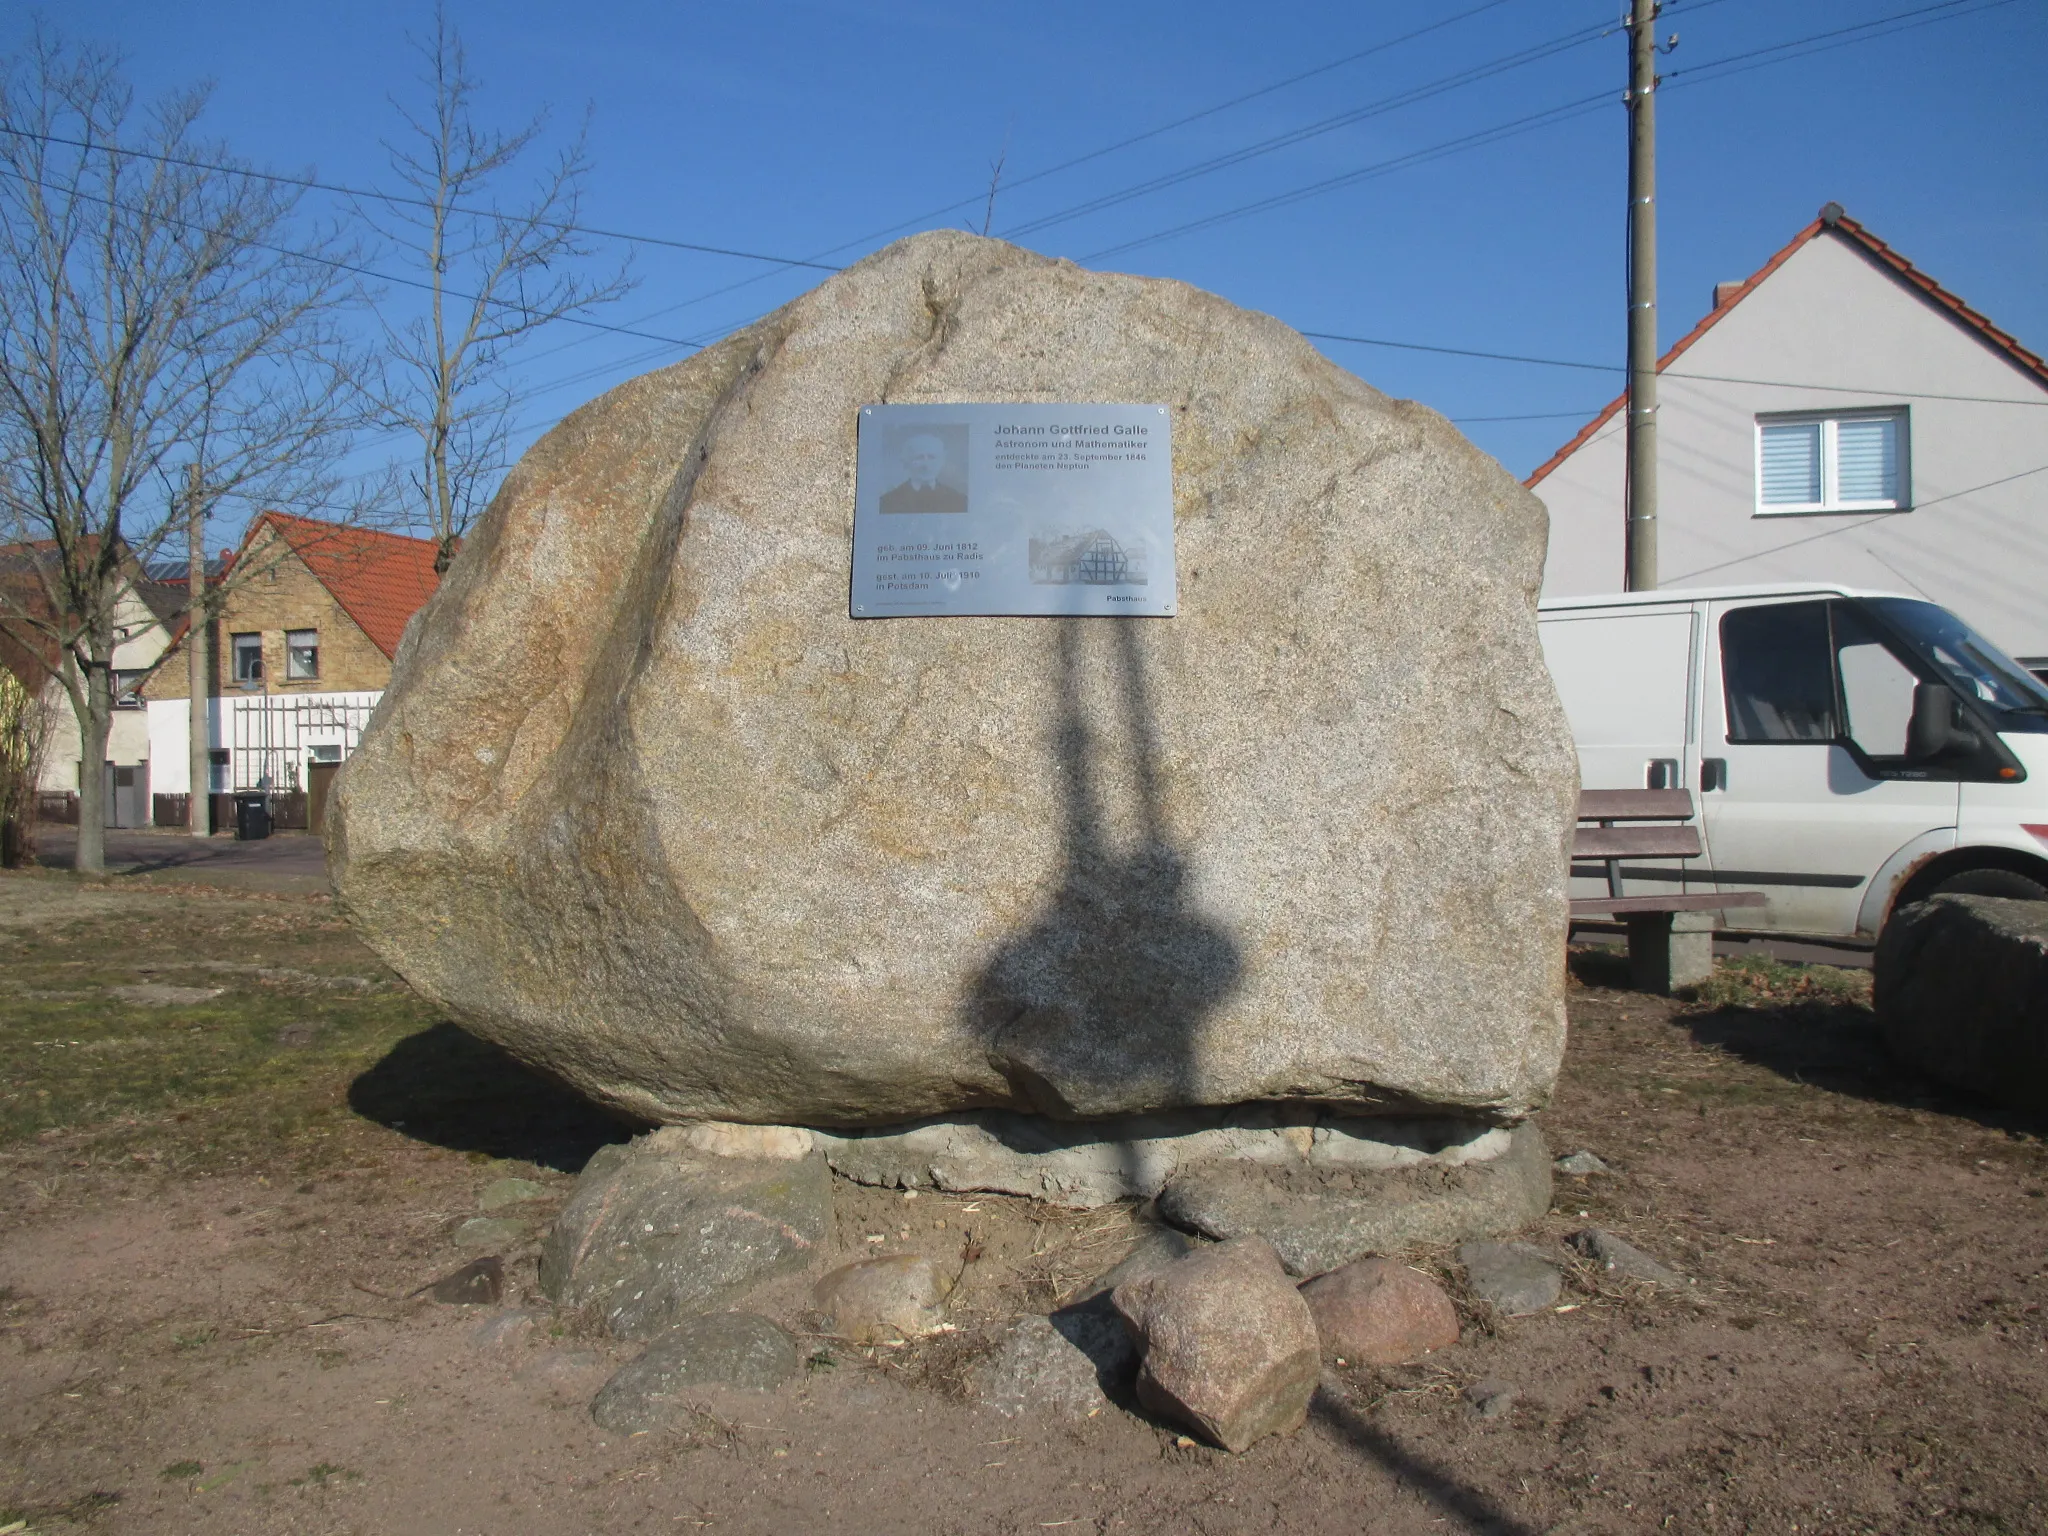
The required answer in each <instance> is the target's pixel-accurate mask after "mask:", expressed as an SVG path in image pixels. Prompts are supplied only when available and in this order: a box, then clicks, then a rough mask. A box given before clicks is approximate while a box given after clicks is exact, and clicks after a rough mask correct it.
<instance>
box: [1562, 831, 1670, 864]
mask: <svg viewBox="0 0 2048 1536" xmlns="http://www.w3.org/2000/svg"><path fill="white" fill-rule="evenodd" d="M1699 855H1700V829H1699V828H1698V827H1580V828H1579V829H1578V831H1577V832H1575V833H1574V834H1573V835H1572V857H1573V858H1574V859H1696V858H1698V857H1699Z"/></svg>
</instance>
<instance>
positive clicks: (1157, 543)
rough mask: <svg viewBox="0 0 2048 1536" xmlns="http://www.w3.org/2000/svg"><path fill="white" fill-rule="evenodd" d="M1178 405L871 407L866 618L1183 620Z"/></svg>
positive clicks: (863, 510) (860, 547)
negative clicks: (1177, 604) (1178, 614)
mask: <svg viewBox="0 0 2048 1536" xmlns="http://www.w3.org/2000/svg"><path fill="white" fill-rule="evenodd" d="M1172 430H1173V428H1172V418H1171V417H1170V416H1169V415H1168V414H1167V409H1166V407H1165V406H1163V405H869V406H863V407H862V408H861V413H860V458H859V461H858V464H857V465H856V472H855V490H854V505H853V597H852V603H853V616H854V617H855V618H861V619H884V618H909V617H915V616H918V615H931V614H1078V613H1098V614H1103V613H1106V614H1118V615H1123V616H1125V617H1136V616H1138V615H1141V614H1152V615H1170V614H1172V613H1173V611H1174V599H1175V593H1176V590H1177V589H1176V585H1175V580H1174V569H1173V441H1172Z"/></svg>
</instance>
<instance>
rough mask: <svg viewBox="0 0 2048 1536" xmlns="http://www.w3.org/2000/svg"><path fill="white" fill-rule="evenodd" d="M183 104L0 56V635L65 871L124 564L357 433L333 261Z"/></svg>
mask: <svg viewBox="0 0 2048 1536" xmlns="http://www.w3.org/2000/svg"><path fill="white" fill-rule="evenodd" d="M206 96H207V93H206V91H205V90H203V89H199V90H191V91H185V92H179V93H174V94H172V95H170V96H167V97H166V98H165V99H164V100H162V101H161V102H159V103H157V104H156V105H154V106H153V107H150V108H148V109H147V110H142V111H138V110H137V109H136V108H135V105H134V100H133V94H132V92H131V91H130V90H129V88H128V86H127V85H126V83H125V82H124V81H123V79H122V76H121V71H120V67H119V61H118V60H117V59H116V58H115V57H114V56H113V55H111V54H109V53H107V52H105V51H102V50H99V49H95V48H91V47H72V46H69V45H67V44H65V43H64V42H63V41H62V40H61V39H54V38H52V37H50V36H48V35H46V34H43V33H42V32H40V31H39V32H38V33H37V34H36V35H35V36H34V37H33V38H32V40H31V41H30V43H29V45H28V46H27V47H26V48H25V49H24V50H23V51H22V52H21V53H20V54H18V55H16V56H14V57H12V58H10V59H7V60H5V61H4V62H0V537H4V538H5V539H8V540H10V541H13V542H15V543H17V544H19V545H23V546H25V547H24V548H21V549H18V550H17V551H15V552H14V556H13V558H12V560H11V562H10V566H9V570H8V572H7V573H6V579H5V580H0V638H5V639H7V640H9V641H11V642H12V643H13V647H14V649H15V650H16V651H18V652H19V653H21V654H23V655H25V656H27V657H29V658H31V659H32V660H33V662H34V663H35V664H36V665H38V666H40V667H41V668H42V669H43V670H44V671H45V672H46V673H47V674H49V675H50V676H53V677H55V678H56V679H57V680H58V682H59V683H60V684H61V685H62V689H63V692H64V693H65V695H66V696H67V697H68V698H69V700H70V703H71V709H72V712H73V714H74V715H75V716H76V718H77V722H78V731H79V739H80V747H81V753H80V761H81V771H80V775H79V786H78V788H79V827H78V868H79V869H80V870H83V871H88V872H98V871H99V870H101V869H103V868H104V867H105V833H104V826H105V805H104V791H103V784H102V776H101V773H100V772H99V765H100V764H101V762H102V761H103V760H104V759H105V755H106V747H107V739H108V735H109V732H110V729H111V725H112V710H113V707H114V678H113V675H112V673H113V665H114V659H115V651H116V648H117V647H118V646H119V645H120V644H121V643H122V641H123V640H125V639H127V638H128V635H127V634H126V633H125V631H124V620H123V617H122V615H123V612H124V610H125V611H128V612H131V613H132V612H133V604H134V602H135V592H136V588H137V586H138V584H139V583H140V582H141V580H142V578H143V574H144V572H145V570H146V569H147V567H148V566H149V565H150V564H151V563H152V562H154V561H155V560H156V559H157V558H159V556H160V555H161V554H162V553H163V551H164V550H165V548H166V546H167V545H168V546H169V547H171V548H172V549H174V550H175V549H176V548H178V546H177V545H176V544H173V543H172V542H171V541H173V540H181V539H182V538H183V537H184V536H186V534H187V533H188V531H189V529H190V527H191V521H192V514H193V513H194V503H195V502H196V503H197V507H196V515H197V516H199V517H201V518H202V519H203V518H204V517H206V516H209V515H213V516H227V515H232V514H234V513H235V512H237V511H246V510H248V509H250V508H253V507H255V506H257V505H261V504H264V503H276V502H287V503H298V504H301V505H303V504H306V503H309V502H311V503H315V504H318V503H320V502H323V501H325V500H326V499H327V498H328V497H329V496H330V495H331V494H332V490H333V486H334V484H335V482H334V480H333V478H332V476H331V474H330V468H331V465H332V464H333V462H334V456H335V455H336V454H337V453H338V452H339V451H340V450H341V449H342V448H344V447H345V446H346V443H347V440H348V435H349V433H350V432H351V430H352V429H353V428H354V427H355V426H356V425H358V424H359V422H360V420H361V409H362V396H361V395H360V394H359V392H358V391H359V386H360V382H361V380H360V376H359V373H358V367H359V364H358V363H357V361H356V360H354V359H352V358H351V355H350V353H349V350H348V348H347V346H346V345H345V341H344V337H343V334H342V330H341V321H342V318H343V315H344V312H345V311H346V310H347V309H348V308H349V306H350V305H351V304H353V303H354V302H355V301H356V299H357V297H358V295H357V293H356V292H355V288H354V278H353V277H352V276H351V274H350V272H349V271H348V268H349V267H350V266H352V265H354V264H355V260H356V258H355V257H354V253H353V252H351V251H349V250H348V249H346V248H345V247H343V246H341V245H340V244H339V243H338V240H337V237H336V236H335V235H333V234H332V233H331V232H329V233H322V232H321V231H317V230H308V229H306V228H303V227H302V226H301V223H300V220H299V219H298V216H297V207H296V204H297V197H298V194H297V193H296V192H295V191H293V190H291V189H289V188H286V187H284V186H282V185H281V184H278V183H273V182H268V181H264V180H262V179H259V178H255V177H250V176H244V175H239V174H236V172H235V170H234V169H232V166H233V164H234V163H233V162H231V161H230V160H229V159H228V158H227V156H226V154H225V152H224V151H223V150H221V149H220V148H219V147H218V146H215V145H211V144H208V143H205V142H203V141H202V140H200V139H199V138H198V137H197V134H196V123H197V120H198V118H199V115H200V112H201V110H202V108H203V107H204V106H205V104H206ZM252 574H254V572H253V571H252V570H244V571H242V572H239V573H237V577H236V579H246V578H247V577H248V576H249V575H252ZM223 591H224V589H223V588H221V587H216V588H215V589H214V591H213V592H212V594H211V596H212V598H213V600H214V601H215V602H218V600H219V598H220V597H221V596H222V595H223ZM173 607H174V608H175V605H173ZM157 614H158V616H159V617H164V616H165V615H164V610H163V608H162V607H161V606H159V608H158V610H157ZM168 617H169V618H171V619H175V617H176V614H175V611H173V612H172V613H171V614H170V615H169V616H168ZM193 793H194V795H195V796H198V795H200V794H201V793H203V787H202V786H200V785H194V786H193Z"/></svg>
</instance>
